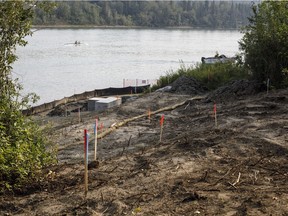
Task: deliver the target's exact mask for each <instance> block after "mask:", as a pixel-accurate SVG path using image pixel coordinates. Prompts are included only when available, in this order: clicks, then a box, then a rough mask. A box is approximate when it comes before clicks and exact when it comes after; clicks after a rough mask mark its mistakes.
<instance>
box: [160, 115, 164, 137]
mask: <svg viewBox="0 0 288 216" xmlns="http://www.w3.org/2000/svg"><path fill="white" fill-rule="evenodd" d="M163 125H164V115H162V116H161V119H160V142H161V141H162V134H163Z"/></svg>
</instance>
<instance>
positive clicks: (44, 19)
mask: <svg viewBox="0 0 288 216" xmlns="http://www.w3.org/2000/svg"><path fill="white" fill-rule="evenodd" d="M240 6H241V7H240ZM250 12H251V8H250V5H249V4H247V2H246V3H245V2H235V3H233V2H226V1H95V2H83V1H82V2H81V1H78V2H73V1H71V2H69V1H68V2H66V1H65V2H58V7H57V8H56V9H55V11H54V12H52V14H49V15H48V14H46V13H43V11H41V10H39V9H37V10H36V15H37V16H36V17H35V20H34V24H36V25H40V24H41V25H51V24H52V25H54V24H68V25H98V26H101V25H109V26H115V25H122V26H143V27H177V26H187V27H204V28H237V27H239V26H240V25H242V24H245V23H246V24H247V23H248V20H247V17H248V16H249V15H250Z"/></svg>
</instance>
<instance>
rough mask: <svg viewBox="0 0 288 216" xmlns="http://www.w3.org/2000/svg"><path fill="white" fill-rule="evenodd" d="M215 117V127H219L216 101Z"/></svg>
mask: <svg viewBox="0 0 288 216" xmlns="http://www.w3.org/2000/svg"><path fill="white" fill-rule="evenodd" d="M214 118H215V127H216V128H217V127H218V123H217V107H216V103H214Z"/></svg>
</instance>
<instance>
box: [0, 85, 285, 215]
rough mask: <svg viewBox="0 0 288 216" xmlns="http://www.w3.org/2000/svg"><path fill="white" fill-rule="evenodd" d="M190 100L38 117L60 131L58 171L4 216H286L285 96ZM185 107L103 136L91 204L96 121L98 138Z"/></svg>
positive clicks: (15, 200)
mask: <svg viewBox="0 0 288 216" xmlns="http://www.w3.org/2000/svg"><path fill="white" fill-rule="evenodd" d="M241 85H242V84H241ZM225 91H226V93H227V89H226V90H225ZM218 92H219V91H218ZM216 93H217V92H216ZM232 93H233V94H232ZM204 94H205V93H204ZM194 96H195V95H191V94H181V95H180V94H178V93H167V92H154V93H150V94H145V95H142V96H139V97H135V98H134V99H133V98H132V99H131V100H130V101H127V102H125V103H124V104H122V105H121V106H120V107H117V108H114V109H111V110H108V111H106V112H101V113H96V112H82V113H81V121H80V122H79V116H78V114H77V113H71V115H69V116H67V117H65V116H62V117H59V116H58V117H55V116H54V117H47V116H38V117H37V119H38V121H39V122H41V124H43V125H47V124H49V125H51V127H52V129H53V131H54V132H53V134H54V140H55V142H57V144H58V146H59V147H58V153H59V156H58V160H59V164H58V165H57V166H54V167H49V168H47V170H46V171H45V176H44V177H45V180H43V181H41V182H39V183H37V184H35V185H31V186H27V188H26V189H23V190H22V191H21V192H19V193H16V194H14V195H11V194H6V195H2V196H1V197H0V215H143V216H144V215H145V216H146V215H161V216H162V215H163V216H164V215H226V216H230V215H239V216H240V215H273V216H274V215H275V216H277V215H283V216H284V215H286V216H287V215H288V89H286V90H279V91H271V92H269V93H268V94H267V93H266V92H261V93H254V94H253V95H243V94H241V95H240V94H237V93H235V91H234V92H231V94H230V96H231V97H226V100H223V98H222V100H221V101H220V100H219V101H217V95H215V93H214V95H213V94H210V95H208V96H207V95H205V96H203V99H198V100H192V99H191V98H193V97H194ZM206 96H207V97H206ZM212 98H213V101H215V102H216V104H217V126H216V125H215V118H214V116H213V104H214V103H213V101H212ZM219 98H220V97H219ZM183 101H186V103H184V104H183V105H182V106H179V107H177V108H175V109H172V110H167V111H163V112H159V113H157V114H155V115H152V116H151V119H150V120H149V119H148V116H145V117H143V118H139V119H136V120H134V121H131V122H129V123H127V124H125V125H123V126H122V127H118V128H117V129H116V130H114V131H112V132H111V133H110V134H108V135H107V136H105V137H103V138H102V139H98V148H97V149H98V152H97V160H98V163H95V164H94V166H92V164H91V167H90V169H89V185H88V193H87V196H86V197H85V193H84V165H83V164H84V159H83V157H84V156H83V142H84V141H83V130H84V128H87V129H88V131H89V133H90V143H89V161H90V162H92V161H93V158H94V138H93V136H94V135H93V124H94V121H95V117H96V116H98V117H99V118H100V120H99V121H100V124H101V123H103V125H104V129H103V130H102V131H99V133H101V132H103V131H105V130H107V128H109V127H110V126H111V125H112V124H113V123H118V122H122V121H124V120H125V119H129V118H131V117H135V116H138V115H142V114H145V113H147V111H148V109H150V110H151V111H155V110H158V109H161V108H163V107H168V106H172V105H174V104H177V103H180V102H183ZM163 114H164V115H165V120H164V126H163V136H162V141H161V142H160V141H159V140H160V124H159V119H160V116H161V115H163ZM35 118H36V117H35Z"/></svg>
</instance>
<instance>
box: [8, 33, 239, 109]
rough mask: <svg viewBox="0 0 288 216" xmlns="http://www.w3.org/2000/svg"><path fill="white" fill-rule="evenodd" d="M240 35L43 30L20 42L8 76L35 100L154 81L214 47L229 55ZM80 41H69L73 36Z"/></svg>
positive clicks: (193, 61) (206, 55)
mask: <svg viewBox="0 0 288 216" xmlns="http://www.w3.org/2000/svg"><path fill="white" fill-rule="evenodd" d="M241 37H242V35H241V33H240V32H239V31H236V30H191V29H189V30H187V29H109V28H107V29H106V28H105V29H42V30H37V31H35V32H34V33H33V35H32V37H30V36H29V37H27V40H28V45H27V46H25V47H19V48H18V49H17V55H18V57H19V59H18V60H17V62H16V63H15V64H14V65H13V76H14V77H15V78H16V77H17V78H19V82H20V83H22V84H23V86H24V91H23V94H26V93H28V92H34V93H36V94H37V95H39V96H40V101H39V102H38V103H37V104H41V103H44V102H50V101H52V100H55V99H61V98H63V97H65V96H71V95H73V94H75V93H76V94H77V93H82V92H84V91H91V90H93V89H101V88H107V87H122V86H123V79H126V84H125V85H128V84H127V83H128V81H129V80H130V81H133V80H136V79H140V80H141V79H142V80H155V79H157V78H159V76H161V75H165V74H166V73H167V72H171V71H172V70H174V71H175V70H177V69H178V68H179V67H180V65H181V64H184V65H185V66H186V67H189V66H192V65H195V64H196V63H197V62H200V61H201V57H202V56H204V57H208V56H214V55H215V53H216V52H218V53H219V54H225V55H226V56H234V55H235V54H236V53H237V52H239V51H238V41H239V40H240V39H241ZM76 40H77V41H80V45H74V44H73V43H74V42H75V41H76Z"/></svg>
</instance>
